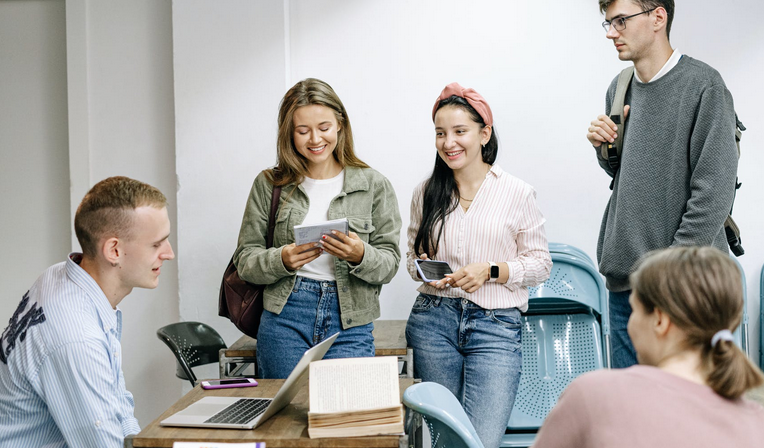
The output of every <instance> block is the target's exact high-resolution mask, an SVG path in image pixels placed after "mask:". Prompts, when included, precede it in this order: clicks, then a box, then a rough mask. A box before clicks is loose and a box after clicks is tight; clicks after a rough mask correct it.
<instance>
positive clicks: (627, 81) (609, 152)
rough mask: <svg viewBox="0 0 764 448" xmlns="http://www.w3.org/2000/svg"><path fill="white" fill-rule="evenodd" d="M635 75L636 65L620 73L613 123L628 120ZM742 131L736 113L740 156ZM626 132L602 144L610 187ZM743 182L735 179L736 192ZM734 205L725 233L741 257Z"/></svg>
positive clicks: (736, 132) (619, 159)
mask: <svg viewBox="0 0 764 448" xmlns="http://www.w3.org/2000/svg"><path fill="white" fill-rule="evenodd" d="M633 76H634V67H633V66H631V67H628V68H625V69H623V70H622V71H621V74H620V75H618V84H617V85H616V88H615V98H613V105H612V107H611V108H610V119H611V120H613V123H615V124H617V125H618V126H619V127H622V126H621V124H623V123H624V122H625V121H626V120H625V119H624V117H623V107H624V102H625V101H626V92H627V91H628V90H629V86H630V85H631V78H632V77H633ZM742 131H745V126H743V123H741V122H740V120H739V119H738V118H737V114H735V144H736V145H737V156H738V158H740V137H741V136H742V135H743V134H742ZM624 133H625V132H619V133H618V137H616V139H615V141H614V142H613V143H603V144H602V145H600V154H601V155H602V158H604V159H605V160H607V162H608V165H610V168H611V169H612V170H613V180H612V181H611V182H610V189H611V190H612V189H613V184H614V182H615V173H616V172H617V171H618V167H619V166H620V165H621V151H622V150H623V135H624ZM741 185H742V184H741V183H740V182H738V179H737V178H736V179H735V192H736V193H737V190H738V188H740V186H741ZM734 206H735V199H734V197H733V199H732V207H734ZM732 207H730V213H729V215H727V219H726V220H724V233H725V235H726V236H727V243H728V244H729V246H730V250H731V251H732V253H733V254H735V256H736V257H739V256H741V255H743V254H744V253H745V250H743V246H742V245H741V244H742V239H741V238H740V229H739V228H738V226H737V224H735V220H733V219H732Z"/></svg>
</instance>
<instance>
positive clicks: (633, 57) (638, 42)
mask: <svg viewBox="0 0 764 448" xmlns="http://www.w3.org/2000/svg"><path fill="white" fill-rule="evenodd" d="M641 12H642V8H641V7H640V6H639V5H637V4H636V3H634V2H632V1H631V0H616V1H615V2H613V3H612V4H611V5H610V6H608V8H607V11H606V12H605V19H606V20H608V21H610V22H612V21H613V20H615V19H617V18H619V17H627V16H631V15H634V14H639V13H641ZM654 13H655V12H654V11H653V12H650V13H646V14H641V15H638V16H636V17H631V18H629V19H627V20H626V22H625V24H626V28H624V29H623V30H621V31H618V30H616V29H615V27H614V26H611V27H610V31H608V32H607V38H608V39H610V40H612V41H613V44H614V45H615V49H616V51H618V59H620V60H622V61H634V62H636V61H639V60H640V59H642V58H646V57H647V56H648V54H649V50H650V47H651V44H652V43H653V41H654V39H655V32H654V29H653V23H652V16H653V14H654Z"/></svg>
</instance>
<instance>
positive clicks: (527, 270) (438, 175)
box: [406, 83, 552, 448]
mask: <svg viewBox="0 0 764 448" xmlns="http://www.w3.org/2000/svg"><path fill="white" fill-rule="evenodd" d="M432 118H433V122H434V124H435V148H436V149H437V154H436V155H435V168H434V169H433V173H432V176H431V177H430V178H429V179H427V180H426V181H424V182H423V183H422V184H420V185H419V186H418V187H417V189H416V190H415V191H414V195H413V198H412V200H411V224H410V226H409V229H408V243H409V251H408V270H409V273H410V274H411V276H412V278H413V279H414V280H418V281H422V280H421V279H420V278H419V276H418V275H417V269H416V266H415V263H414V262H415V260H416V259H425V260H426V259H432V260H438V261H445V262H447V263H448V264H449V266H450V267H451V269H452V270H453V271H454V272H453V274H449V275H447V276H446V278H444V279H442V280H440V281H436V282H431V283H424V284H422V286H420V288H419V293H420V294H419V296H418V297H417V299H416V302H415V303H414V306H413V308H412V309H411V315H410V316H409V321H408V325H407V328H406V337H407V339H408V343H409V345H410V346H411V347H412V348H413V349H414V370H415V371H414V375H415V377H416V378H421V379H422V380H424V381H434V382H437V383H440V384H442V385H444V386H445V387H447V388H448V389H449V390H450V391H451V392H452V393H453V394H454V395H455V396H456V397H458V398H459V400H460V401H461V403H462V406H463V407H464V410H465V411H466V412H467V415H468V416H469V418H470V420H471V421H472V424H473V426H474V427H475V430H476V431H477V434H478V436H479V437H480V439H481V440H482V442H483V445H485V446H486V447H487V448H496V447H498V446H499V443H500V442H501V437H502V436H503V435H504V432H505V430H506V428H507V423H508V421H509V415H510V413H511V411H512V405H513V403H514V401H515V395H516V393H517V387H518V384H519V382H520V367H521V364H522V358H521V350H520V347H521V341H520V336H521V318H520V312H521V311H525V310H526V309H528V290H527V287H528V286H535V285H538V284H539V283H541V282H543V281H544V280H546V279H547V278H548V277H549V271H550V269H551V267H552V260H551V257H550V256H549V251H548V248H547V240H546V234H545V233H544V217H543V216H542V214H541V212H540V211H539V208H538V205H537V204H536V194H535V192H534V190H533V188H532V187H531V186H530V185H528V184H526V183H525V182H523V181H521V180H520V179H518V178H516V177H514V176H512V175H510V174H509V173H507V172H504V171H503V170H502V169H501V168H500V167H499V166H498V165H496V164H494V162H495V161H496V154H497V152H498V149H499V145H498V139H497V136H496V129H495V128H494V126H493V114H492V112H491V108H490V107H489V106H488V103H487V102H486V101H485V99H484V98H483V97H482V96H480V94H479V93H477V92H475V91H474V90H473V89H465V88H463V87H462V86H460V85H459V84H457V83H453V84H449V85H448V86H446V88H445V89H444V90H443V92H442V93H441V94H440V96H439V97H438V99H437V100H436V101H435V106H434V107H433V110H432Z"/></svg>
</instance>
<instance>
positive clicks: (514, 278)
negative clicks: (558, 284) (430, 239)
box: [406, 165, 552, 311]
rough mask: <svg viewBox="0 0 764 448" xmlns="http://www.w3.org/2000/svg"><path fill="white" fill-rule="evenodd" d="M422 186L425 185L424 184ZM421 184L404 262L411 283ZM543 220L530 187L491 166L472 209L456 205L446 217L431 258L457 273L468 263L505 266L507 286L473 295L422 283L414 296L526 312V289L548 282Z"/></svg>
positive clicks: (414, 273) (490, 285) (486, 288)
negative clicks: (451, 298)
mask: <svg viewBox="0 0 764 448" xmlns="http://www.w3.org/2000/svg"><path fill="white" fill-rule="evenodd" d="M425 182H426V181H425ZM425 182H422V183H421V184H419V186H417V188H416V189H415V190H414V195H413V197H412V199H411V224H410V225H409V229H408V246H409V251H408V253H407V263H406V266H407V268H408V271H409V274H410V275H411V278H413V279H414V280H417V281H421V279H419V277H418V276H417V271H416V266H415V265H414V260H415V259H416V258H417V256H416V253H415V252H414V239H415V237H416V233H417V230H418V229H419V225H420V223H421V221H422V196H423V193H424V184H425ZM545 221H546V220H545V219H544V216H543V215H542V214H541V210H539V208H538V205H537V204H536V192H535V191H534V190H533V187H531V186H530V185H528V184H526V183H525V182H523V181H521V180H520V179H518V178H516V177H514V176H512V175H510V174H509V173H506V172H504V170H502V169H501V167H499V166H498V165H493V167H491V170H490V171H488V173H487V174H486V177H485V180H484V181H483V184H482V185H481V186H480V189H479V190H478V192H477V194H476V195H475V199H474V200H473V201H472V205H471V206H470V207H469V209H468V210H467V211H466V212H465V211H464V209H463V208H461V206H459V207H457V208H456V210H454V211H453V212H451V213H450V214H449V215H448V216H446V222H445V230H444V231H443V234H442V236H441V239H440V241H439V242H438V253H437V254H435V256H432V254H428V255H429V256H430V258H431V259H433V260H439V261H445V262H447V263H448V264H449V265H450V266H451V269H453V270H454V271H456V270H457V269H460V268H461V267H463V266H466V265H468V264H470V263H479V262H486V263H487V262H489V261H493V262H495V263H500V262H506V263H507V265H508V266H509V279H508V280H507V283H504V284H502V283H489V282H486V283H484V284H483V286H482V287H481V288H480V289H478V290H477V291H475V292H473V293H468V292H465V291H464V290H462V289H459V288H446V289H437V288H434V287H432V286H430V285H428V284H422V286H420V287H419V288H418V291H419V292H421V293H424V294H431V295H436V296H442V297H454V298H466V299H468V300H470V301H472V302H474V303H476V304H477V305H479V306H481V307H483V308H485V309H500V308H519V309H520V311H526V310H527V309H528V289H527V287H528V286H536V285H538V284H540V283H542V282H544V281H545V280H546V279H548V278H549V272H550V271H551V269H552V258H551V257H550V256H549V247H548V244H547V239H546V233H545V231H544V222H545Z"/></svg>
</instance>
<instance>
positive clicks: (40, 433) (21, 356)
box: [0, 253, 140, 448]
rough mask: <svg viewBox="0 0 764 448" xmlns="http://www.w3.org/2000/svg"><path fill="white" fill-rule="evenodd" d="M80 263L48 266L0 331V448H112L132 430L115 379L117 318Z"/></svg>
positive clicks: (127, 397)
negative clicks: (0, 334) (5, 326)
mask: <svg viewBox="0 0 764 448" xmlns="http://www.w3.org/2000/svg"><path fill="white" fill-rule="evenodd" d="M80 258H81V255H80V254H77V253H72V254H69V257H67V260H66V261H65V262H63V263H58V264H56V265H53V266H51V267H50V268H48V269H47V270H46V271H45V272H44V273H43V274H42V275H41V276H40V278H38V279H37V281H36V282H35V283H34V285H32V288H31V289H30V290H29V291H28V292H27V293H26V294H25V295H24V298H23V299H22V301H21V303H20V304H19V307H18V309H17V310H16V312H15V313H14V314H13V317H11V320H10V322H9V324H8V327H7V328H6V329H5V331H3V334H2V340H0V447H14V448H26V447H29V448H39V447H46V448H52V447H56V448H58V447H72V448H75V447H93V448H109V447H115V448H116V447H121V446H122V445H123V443H124V437H125V436H126V435H128V434H135V433H138V432H139V431H140V427H139V426H138V421H137V420H136V419H135V417H134V416H133V409H134V403H133V396H132V394H131V393H130V392H128V391H127V390H126V389H125V378H124V376H123V374H122V347H121V345H120V338H121V335H122V312H121V311H120V310H119V309H116V310H115V309H114V308H112V306H111V304H110V303H109V301H108V300H107V299H106V296H105V295H104V293H103V291H102V290H101V288H100V287H99V286H98V284H97V283H96V282H95V280H93V278H92V277H90V275H88V273H87V272H85V271H84V270H83V269H82V268H81V267H80V266H79V264H78V262H79V260H80ZM75 261H76V262H75Z"/></svg>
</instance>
